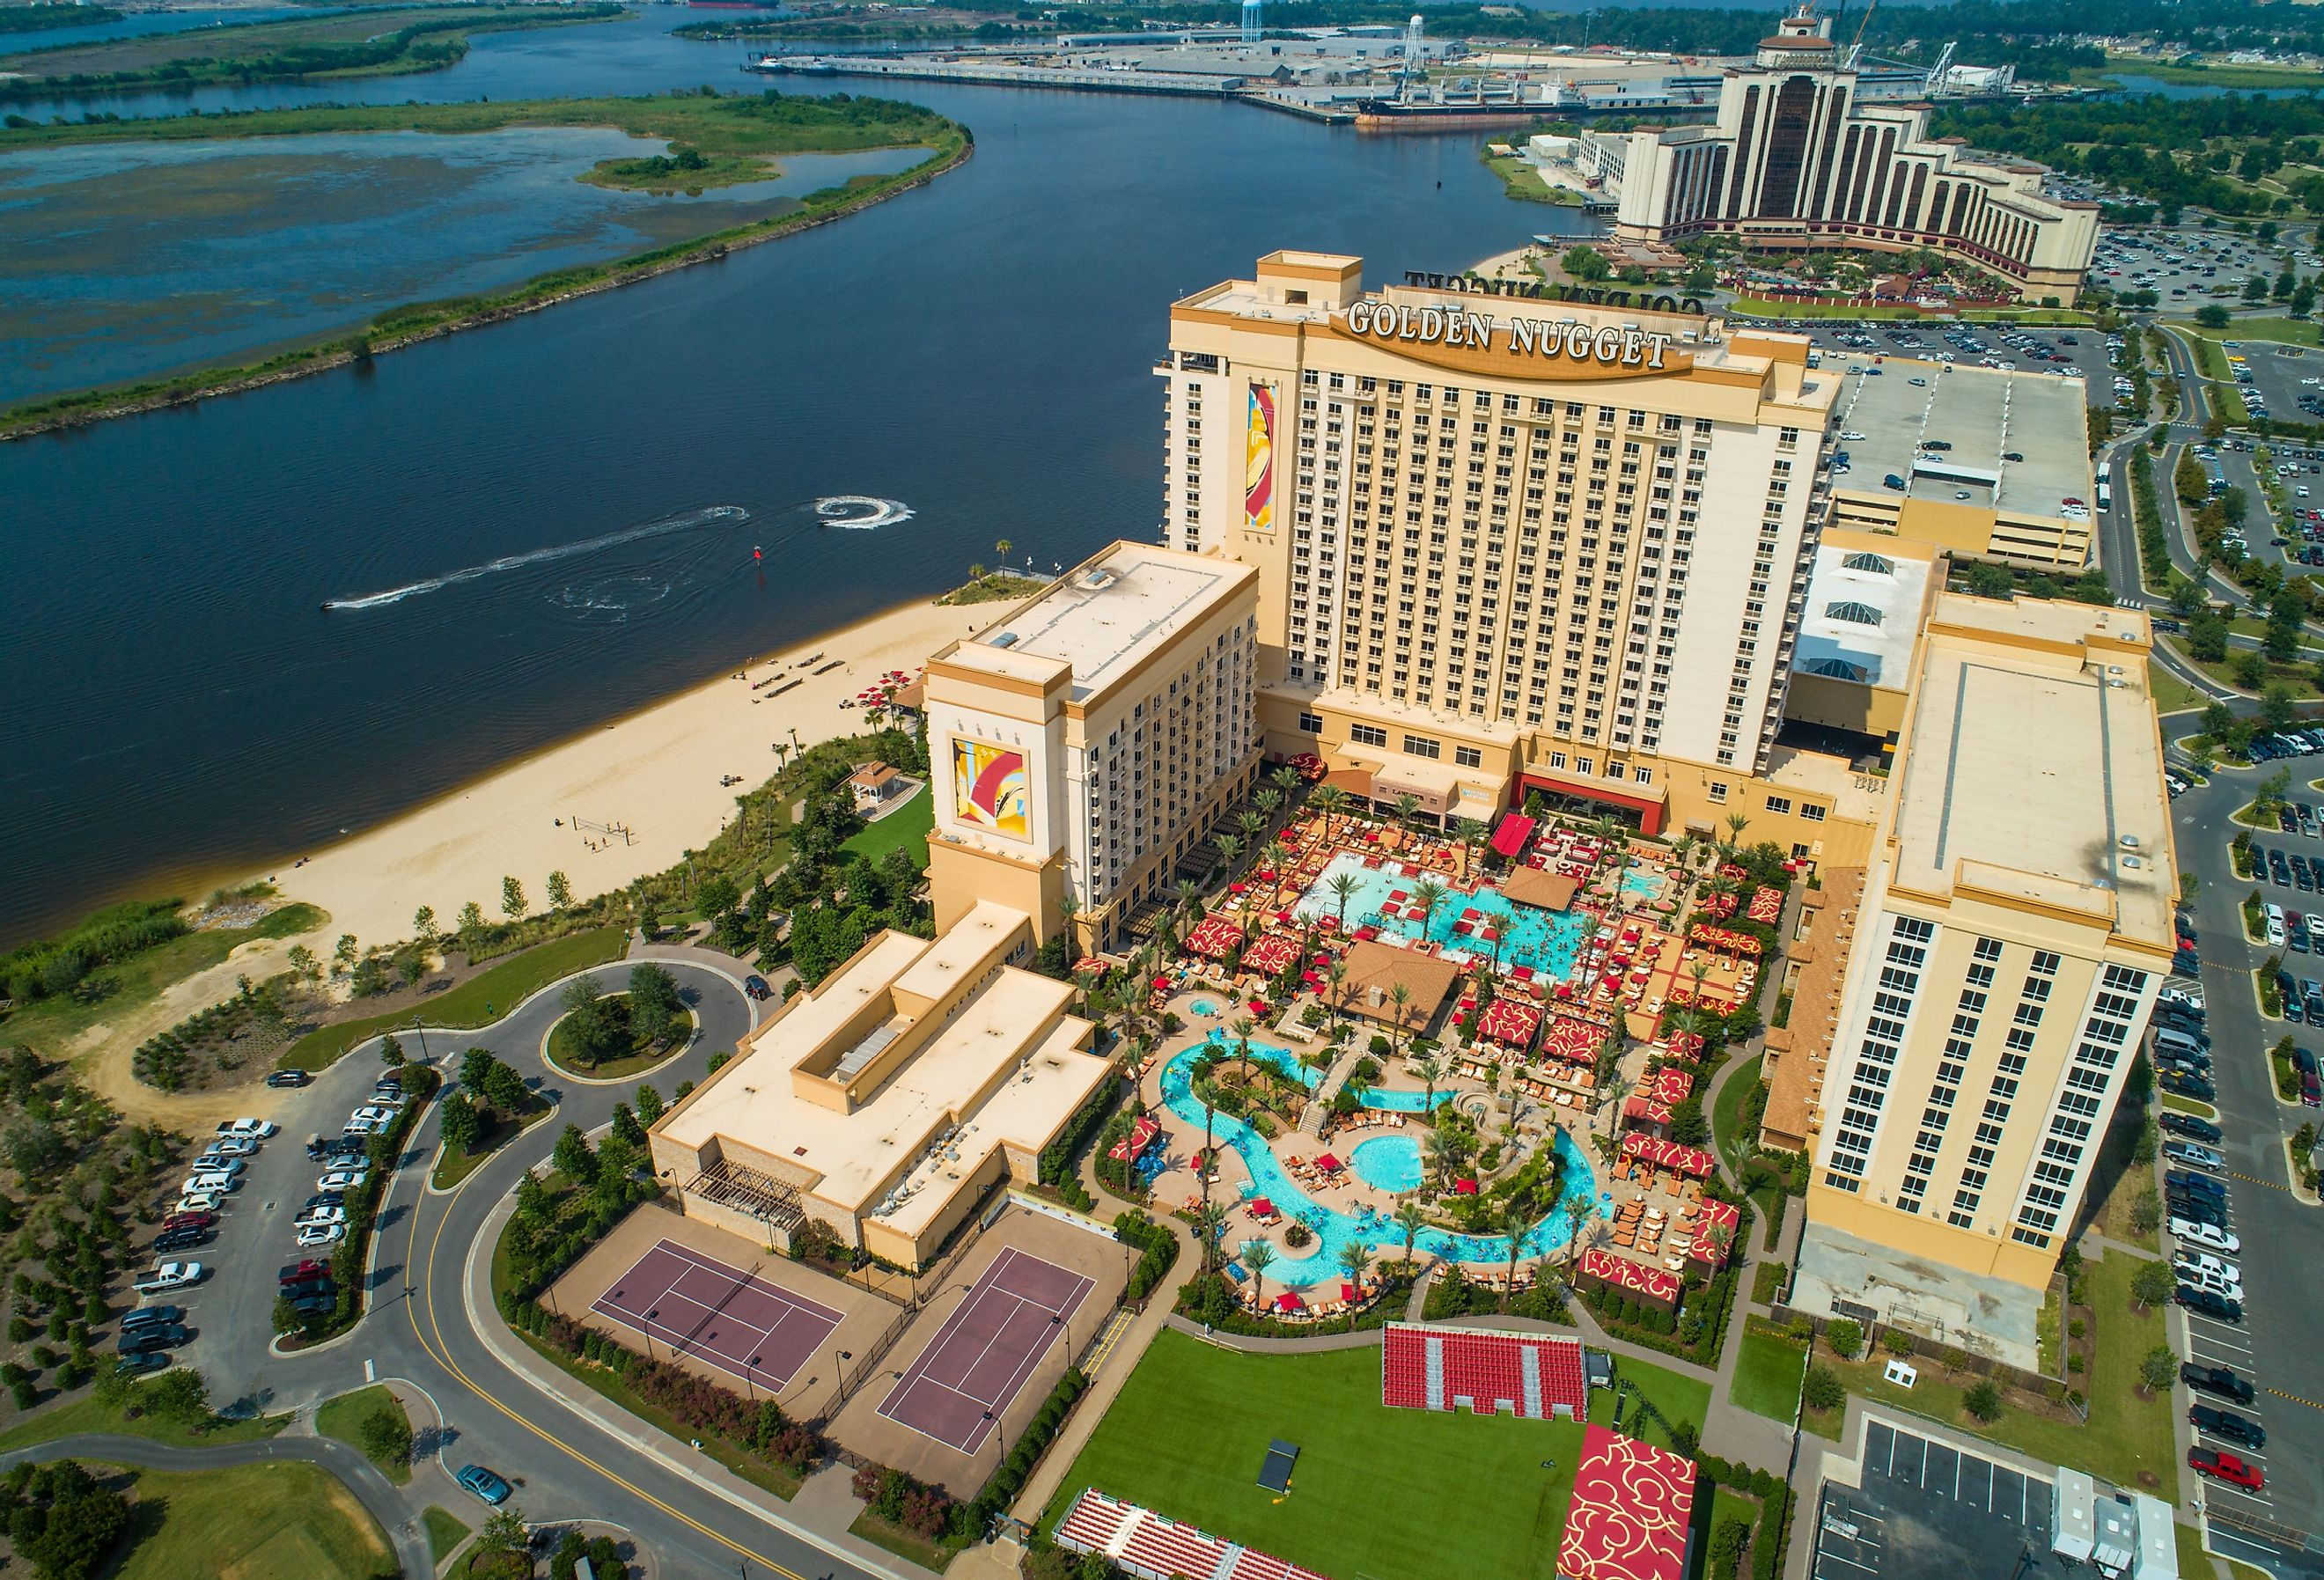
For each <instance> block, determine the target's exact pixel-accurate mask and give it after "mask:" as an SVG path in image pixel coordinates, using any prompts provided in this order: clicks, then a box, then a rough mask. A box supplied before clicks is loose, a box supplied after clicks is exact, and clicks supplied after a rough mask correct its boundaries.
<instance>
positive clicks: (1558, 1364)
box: [1380, 1323, 1588, 1420]
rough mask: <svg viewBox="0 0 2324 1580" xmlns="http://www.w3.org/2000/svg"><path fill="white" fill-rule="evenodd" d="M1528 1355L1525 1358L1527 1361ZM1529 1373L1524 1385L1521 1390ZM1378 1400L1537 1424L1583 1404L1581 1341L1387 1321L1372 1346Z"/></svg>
mask: <svg viewBox="0 0 2324 1580" xmlns="http://www.w3.org/2000/svg"><path fill="white" fill-rule="evenodd" d="M1528 1356H1530V1359H1528ZM1529 1373H1530V1380H1531V1386H1530V1387H1528V1374H1529ZM1380 1402H1381V1403H1382V1404H1385V1405H1387V1406H1388V1407H1389V1408H1391V1409H1441V1410H1449V1409H1454V1408H1456V1406H1458V1405H1460V1404H1462V1403H1466V1404H1467V1405H1468V1406H1469V1408H1470V1409H1471V1410H1473V1411H1475V1412H1476V1413H1477V1414H1479V1415H1499V1414H1502V1413H1505V1412H1506V1413H1508V1414H1511V1415H1517V1416H1521V1417H1525V1418H1531V1419H1539V1420H1545V1419H1548V1418H1551V1417H1554V1416H1555V1415H1558V1414H1560V1413H1561V1409H1560V1407H1563V1413H1564V1414H1568V1415H1571V1416H1572V1417H1573V1418H1577V1419H1578V1418H1581V1417H1582V1414H1583V1413H1584V1411H1585V1409H1586V1407H1587V1405H1588V1388H1587V1384H1586V1383H1585V1382H1584V1381H1583V1378H1582V1342H1581V1340H1579V1339H1577V1338H1567V1337H1563V1336H1559V1335H1545V1334H1524V1333H1502V1332H1498V1331H1492V1330H1487V1329H1479V1328H1465V1327H1428V1326H1421V1325H1419V1324H1415V1323H1391V1324H1389V1325H1388V1329H1387V1332H1386V1333H1385V1335H1383V1338H1382V1343H1381V1345H1380Z"/></svg>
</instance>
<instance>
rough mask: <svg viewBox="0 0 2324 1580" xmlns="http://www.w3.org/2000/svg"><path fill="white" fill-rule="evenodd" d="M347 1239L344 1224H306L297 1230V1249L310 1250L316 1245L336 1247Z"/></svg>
mask: <svg viewBox="0 0 2324 1580" xmlns="http://www.w3.org/2000/svg"><path fill="white" fill-rule="evenodd" d="M346 1237H347V1226H346V1224H303V1225H301V1226H300V1230H299V1249H300V1250H301V1251H307V1250H311V1249H312V1248H313V1247H315V1246H318V1245H337V1243H339V1242H340V1241H342V1240H344V1239H346Z"/></svg>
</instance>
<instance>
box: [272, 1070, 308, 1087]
mask: <svg viewBox="0 0 2324 1580" xmlns="http://www.w3.org/2000/svg"><path fill="white" fill-rule="evenodd" d="M314 1078H315V1077H314V1076H310V1075H309V1074H308V1073H307V1072H306V1071H305V1070H276V1071H275V1072H274V1073H273V1074H272V1075H271V1076H267V1077H266V1084H267V1085H268V1086H305V1085H306V1084H307V1083H308V1082H309V1081H311V1080H313V1079H314Z"/></svg>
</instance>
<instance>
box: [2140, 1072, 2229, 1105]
mask: <svg viewBox="0 0 2324 1580" xmlns="http://www.w3.org/2000/svg"><path fill="white" fill-rule="evenodd" d="M2155 1078H2156V1079H2157V1080H2158V1081H2159V1082H2161V1083H2162V1086H2163V1090H2164V1091H2166V1092H2176V1093H2177V1094H2178V1095H2180V1096H2181V1097H2193V1098H2195V1099H2197V1100H2198V1101H2200V1102H2204V1103H2209V1101H2210V1100H2211V1099H2212V1098H2214V1097H2217V1096H2218V1095H2219V1089H2218V1087H2217V1086H2213V1085H2211V1083H2210V1082H2209V1081H2207V1080H2205V1079H2204V1078H2203V1077H2202V1076H2197V1075H2190V1074H2188V1073H2187V1072H2186V1071H2184V1070H2165V1071H2163V1074H2162V1075H2160V1076H2157V1077H2155Z"/></svg>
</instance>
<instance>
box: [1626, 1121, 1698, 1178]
mask: <svg viewBox="0 0 2324 1580" xmlns="http://www.w3.org/2000/svg"><path fill="white" fill-rule="evenodd" d="M1622 1150H1624V1151H1625V1152H1628V1154H1629V1155H1630V1156H1631V1157H1633V1158H1637V1159H1639V1160H1642V1161H1644V1162H1647V1163H1651V1164H1653V1165H1654V1166H1655V1168H1657V1169H1672V1170H1674V1171H1675V1172H1677V1173H1680V1174H1690V1175H1692V1176H1693V1177H1694V1178H1697V1179H1708V1178H1710V1177H1711V1167H1712V1164H1713V1160H1712V1158H1711V1154H1710V1153H1708V1152H1706V1151H1704V1150H1702V1149H1701V1148H1700V1147H1682V1146H1680V1145H1679V1144H1678V1143H1677V1142H1676V1141H1665V1140H1663V1139H1662V1137H1660V1136H1650V1135H1645V1134H1641V1133H1640V1132H1637V1131H1633V1132H1630V1133H1629V1134H1628V1135H1626V1136H1624V1137H1623V1138H1622Z"/></svg>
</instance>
